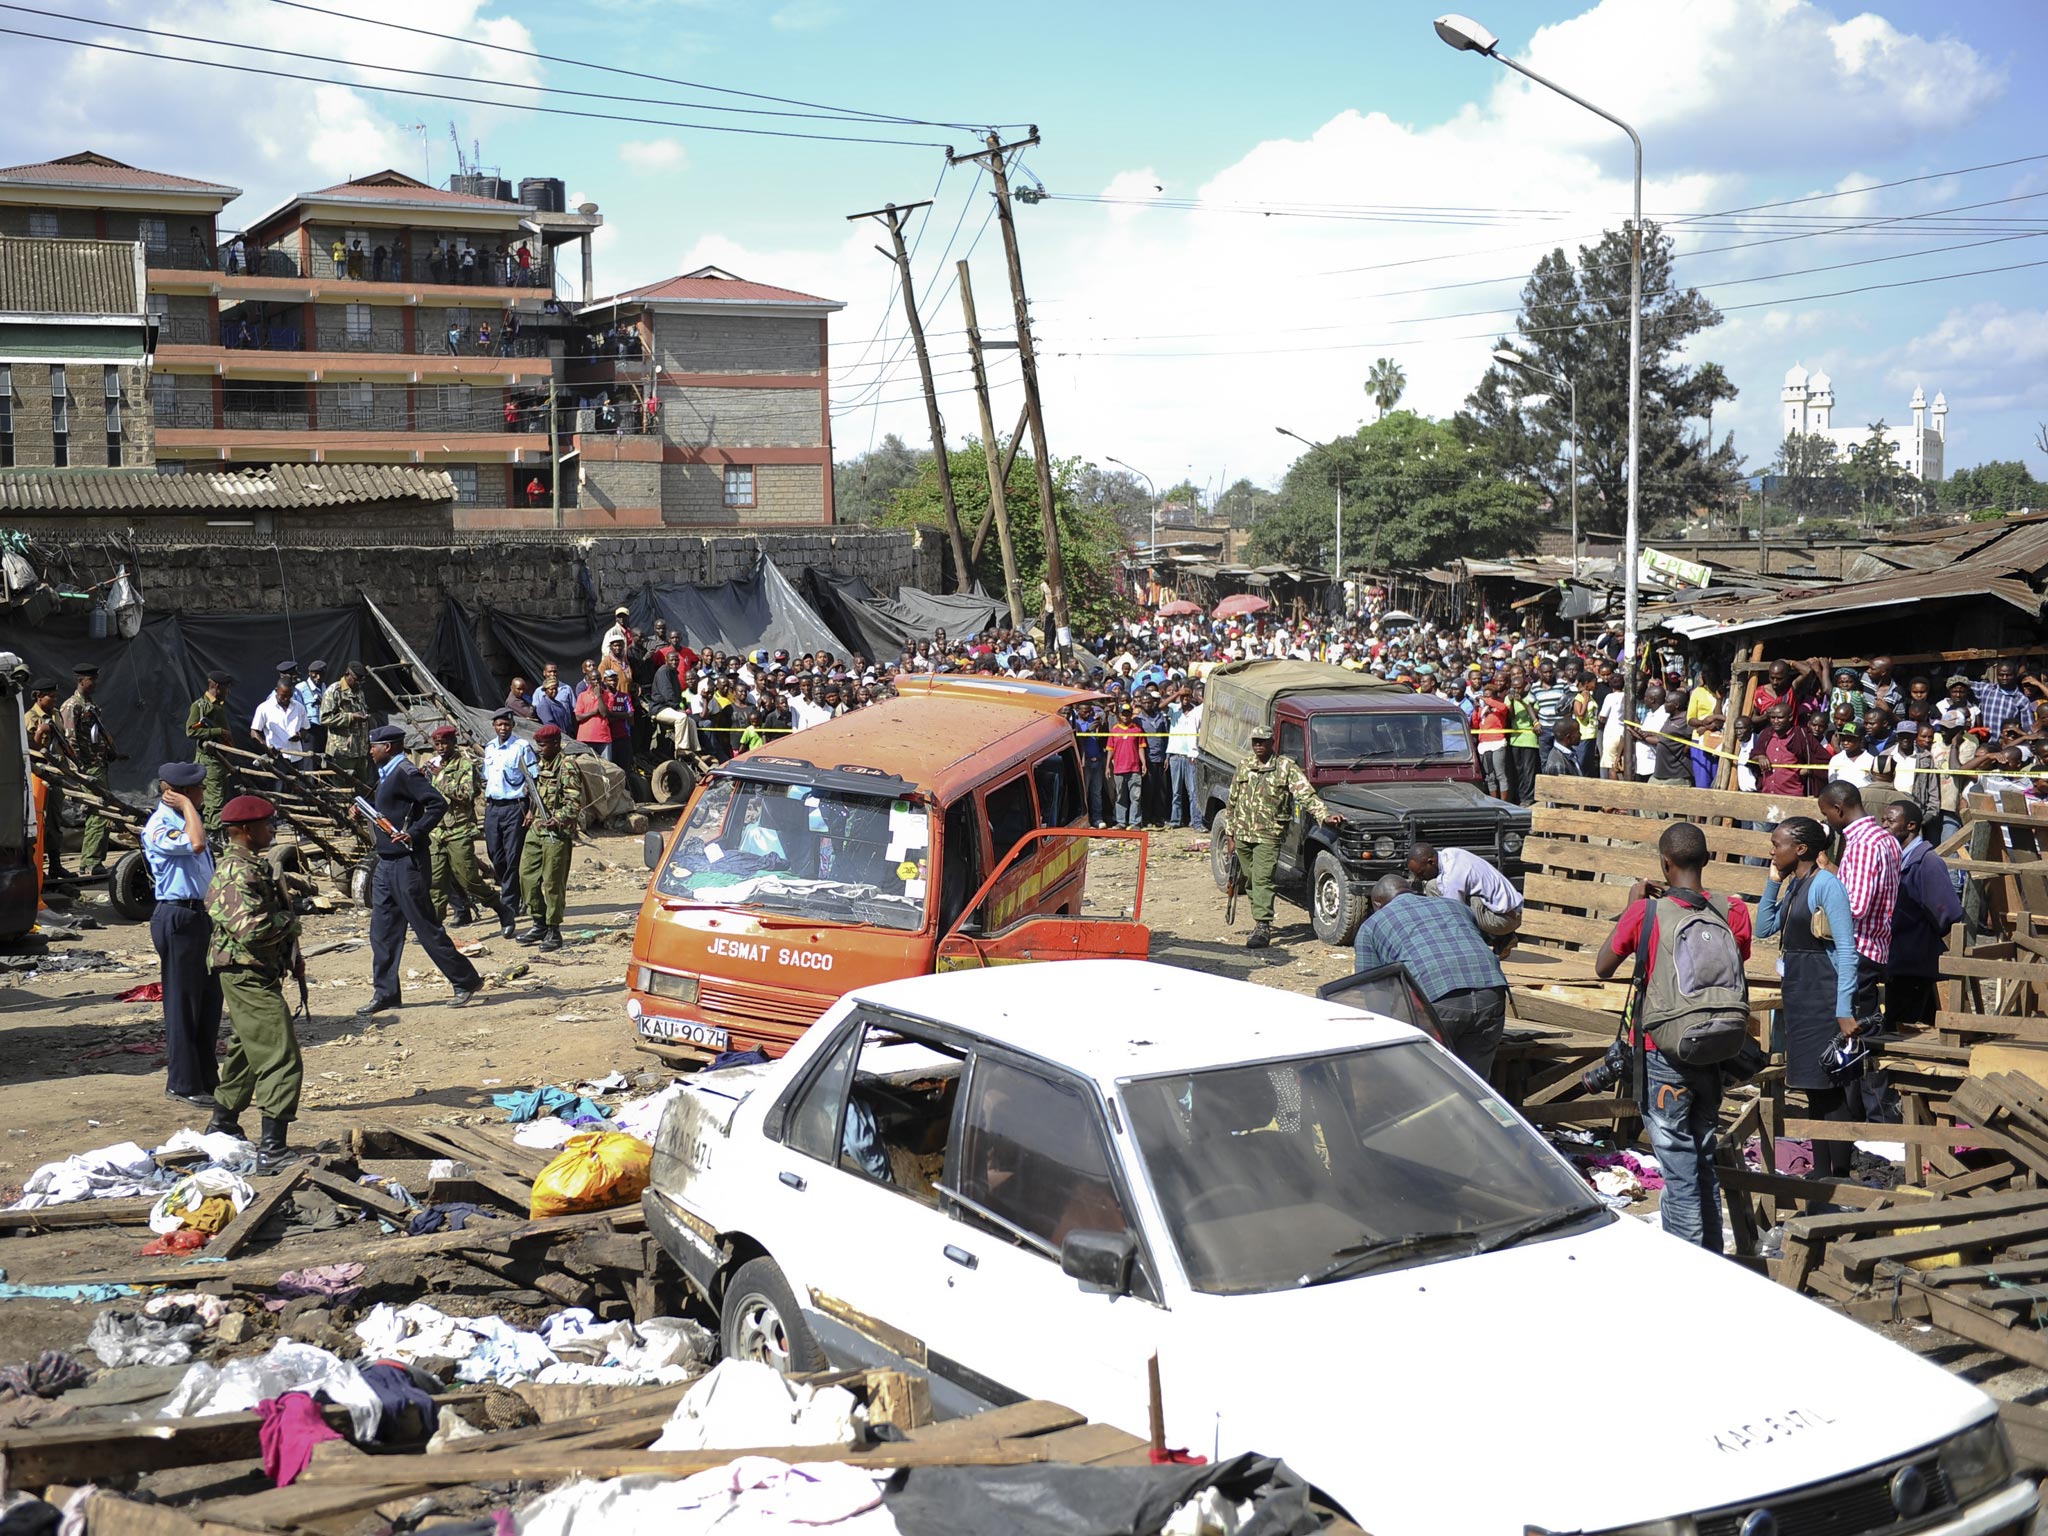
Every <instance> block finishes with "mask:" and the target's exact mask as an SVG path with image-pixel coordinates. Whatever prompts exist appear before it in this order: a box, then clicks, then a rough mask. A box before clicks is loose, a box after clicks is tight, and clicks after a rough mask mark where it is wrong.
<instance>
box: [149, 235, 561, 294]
mask: <svg viewBox="0 0 2048 1536" xmlns="http://www.w3.org/2000/svg"><path fill="white" fill-rule="evenodd" d="M159 255H162V256H163V257H164V258H165V259H162V260H159V259H158V258H159ZM173 257H176V258H177V259H171V258H173ZM149 259H150V265H151V266H163V267H182V268H193V267H201V268H211V269H213V270H214V271H217V272H221V273H224V274H226V275H228V276H230V277H243V276H246V277H306V278H319V279H322V280H325V281H330V282H331V281H340V282H352V283H412V284H415V285H418V284H438V285H441V286H454V287H474V288H537V289H540V290H542V291H543V292H552V291H553V288H554V267H553V264H552V263H551V262H550V261H549V260H548V258H547V257H545V256H537V255H532V254H529V255H528V257H527V261H526V264H525V265H521V264H520V262H519V259H518V255H517V253H516V252H513V253H509V254H507V255H504V256H500V255H499V254H498V253H497V252H496V251H477V252H475V253H474V255H473V257H472V259H471V261H469V262H468V263H464V262H463V261H462V260H461V257H460V255H459V254H458V255H456V256H455V257H453V258H452V259H451V258H450V257H448V256H446V255H437V254H436V253H435V252H434V250H433V249H432V247H431V246H428V247H426V248H425V254H422V252H421V248H420V247H419V246H417V245H414V244H410V243H409V244H408V245H406V246H405V247H403V248H388V247H387V248H386V249H385V251H384V254H383V256H382V257H381V258H380V257H379V256H378V254H377V251H376V249H375V247H370V248H367V249H363V250H346V249H345V250H343V252H342V253H341V257H340V259H339V260H336V258H335V255H334V247H333V244H332V243H331V241H328V242H323V241H321V240H320V239H318V238H317V237H316V238H315V240H314V242H313V253H312V257H311V259H310V260H301V259H300V258H299V257H298V255H297V254H296V253H294V252H292V251H289V250H284V249H279V248H276V247H269V248H259V247H255V246H251V245H248V244H247V243H246V242H243V243H241V244H240V245H239V246H238V244H237V242H235V241H232V240H230V241H228V242H226V243H225V244H223V245H221V246H219V247H217V248H215V249H213V250H209V251H207V252H205V253H204V254H203V256H202V255H201V253H198V252H190V251H179V250H177V248H176V243H175V242H173V249H172V250H171V251H169V252H163V253H159V252H156V251H152V252H151V253H150V258H149Z"/></svg>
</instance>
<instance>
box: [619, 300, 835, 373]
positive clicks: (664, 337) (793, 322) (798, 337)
mask: <svg viewBox="0 0 2048 1536" xmlns="http://www.w3.org/2000/svg"><path fill="white" fill-rule="evenodd" d="M654 355H655V362H656V366H658V367H660V368H662V369H665V370H666V371H668V372H671V373H811V374H815V373H817V372H818V322H817V321H816V320H815V319H784V318H779V317H774V316H760V315H670V314H657V315H656V316H655V317H654Z"/></svg>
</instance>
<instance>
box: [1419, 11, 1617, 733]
mask: <svg viewBox="0 0 2048 1536" xmlns="http://www.w3.org/2000/svg"><path fill="white" fill-rule="evenodd" d="M1436 35H1437V36H1438V37H1440V38H1442V39H1443V40H1444V41H1445V42H1446V43H1448V44H1450V46H1451V47H1453V48H1456V49H1458V50H1460V51H1461V52H1464V53H1483V54H1485V55H1486V56H1487V57H1488V58H1489V59H1492V60H1493V61H1494V62H1496V63H1498V64H1504V65H1506V66H1507V67H1508V68H1509V69H1512V70H1513V71H1514V72H1515V73H1516V74H1518V75H1526V76H1528V77H1529V78H1530V79H1531V80H1534V81H1535V82H1536V83H1537V84H1538V85H1540V86H1543V87H1544V88H1545V89H1546V90H1552V91H1555V92H1557V94H1558V95H1560V96H1562V97H1563V98H1564V99H1565V100H1566V101H1569V102H1573V103H1575V104H1577V105H1578V106H1581V107H1584V108H1585V109H1586V110H1587V111H1588V112H1591V113H1592V114H1593V115H1594V116H1595V117H1599V118H1604V119H1606V120H1607V121H1608V122H1610V123H1612V124H1614V126H1615V127H1617V128H1619V129H1620V130H1621V131H1622V132H1623V133H1625V134H1627V135H1628V141H1629V143H1630V144H1631V145H1632V146H1634V148H1635V155H1636V180H1635V214H1634V217H1633V219H1632V220H1631V221H1630V223H1629V262H1628V528H1627V532H1626V534H1625V536H1624V539H1623V544H1622V560H1623V563H1624V567H1625V568H1624V570H1623V572H1622V582H1623V585H1622V595H1623V603H1622V632H1623V640H1624V642H1625V644H1626V646H1627V650H1626V651H1625V652H1624V653H1623V658H1622V669H1621V708H1622V718H1623V719H1624V720H1633V719H1634V718H1635V708H1636V674H1635V659H1636V607H1637V600H1638V598H1639V597H1640V596H1641V587H1642V583H1641V580H1640V579H1639V577H1638V575H1637V572H1636V562H1637V559H1638V557H1639V553H1640V549H1641V538H1642V524H1641V521H1640V517H1639V513H1640V510H1641V502H1640V496H1639V493H1640V491H1641V488H1642V487H1641V476H1640V475H1639V474H1638V472H1637V470H1638V462H1637V461H1638V455H1639V452H1640V448H1641V443H1642V419H1643V141H1642V138H1641V137H1640V136H1639V135H1638V134H1637V133H1636V131H1635V129H1633V128H1631V127H1629V125H1628V124H1627V123H1625V122H1623V121H1622V120H1621V119H1620V118H1618V117H1616V116H1615V115H1614V114H1613V113H1612V112H1609V111H1607V110H1606V109H1605V108H1604V107H1596V106H1594V105H1593V103H1592V102H1590V101H1588V100H1586V98H1585V97H1583V96H1578V95H1574V94H1573V93H1572V92H1570V91H1568V90H1566V89H1565V88H1564V87H1563V86H1561V85H1559V84H1558V83H1557V82H1556V81H1555V80H1546V79H1545V78H1544V77H1543V76H1541V75H1539V74H1537V73H1536V71H1535V70H1533V69H1531V68H1530V67H1529V66H1528V65H1526V64H1523V63H1520V62H1519V61H1517V60H1515V59H1511V58H1509V57H1508V56H1507V55H1506V54H1504V53H1502V52H1501V51H1500V39H1499V38H1497V37H1495V36H1494V35H1493V34H1492V33H1491V32H1489V31H1487V30H1486V28H1484V27H1482V26H1481V25H1479V23H1478V22H1476V21H1474V20H1473V19H1472V18H1471V17H1469V16H1457V15H1450V16H1439V17H1437V19H1436ZM1573 553H1574V554H1576V553H1577V551H1576V550H1574V551H1573Z"/></svg>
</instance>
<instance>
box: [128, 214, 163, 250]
mask: <svg viewBox="0 0 2048 1536" xmlns="http://www.w3.org/2000/svg"><path fill="white" fill-rule="evenodd" d="M135 222H136V226H137V230H136V232H137V233H138V234H140V235H141V237H142V243H143V244H144V245H146V246H148V247H149V248H150V249H151V250H152V251H167V250H169V249H170V248H171V232H170V229H169V227H168V226H166V224H165V223H164V221H163V220H162V219H151V218H141V219H137V220H136V221H135Z"/></svg>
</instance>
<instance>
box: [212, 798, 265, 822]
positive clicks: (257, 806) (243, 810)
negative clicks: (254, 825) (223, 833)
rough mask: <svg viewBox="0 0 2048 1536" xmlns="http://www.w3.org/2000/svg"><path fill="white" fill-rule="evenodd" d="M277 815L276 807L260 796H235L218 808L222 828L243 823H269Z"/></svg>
mask: <svg viewBox="0 0 2048 1536" xmlns="http://www.w3.org/2000/svg"><path fill="white" fill-rule="evenodd" d="M276 814H277V807H276V806H274V805H272V804H271V803H270V802H269V801H268V800H266V799H264V798H263V797H262V796H261V795H237V796H235V798H234V799H232V800H230V801H229V802H228V803H227V804H226V805H224V806H222V807H221V808H220V819H221V823H222V825H224V826H233V825H235V824H236V823H239V822H245V821H269V820H270V819H271V818H272V817H273V816H275V815H276Z"/></svg>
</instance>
